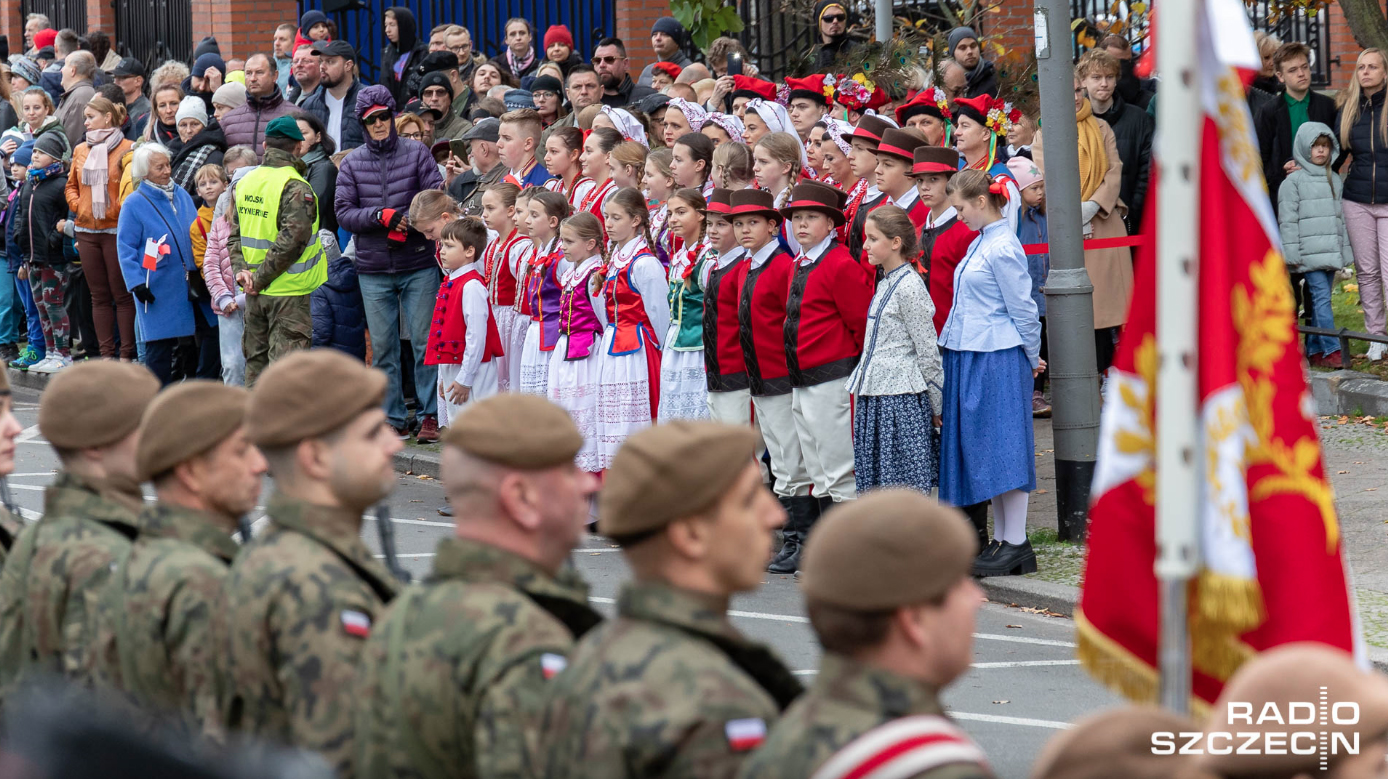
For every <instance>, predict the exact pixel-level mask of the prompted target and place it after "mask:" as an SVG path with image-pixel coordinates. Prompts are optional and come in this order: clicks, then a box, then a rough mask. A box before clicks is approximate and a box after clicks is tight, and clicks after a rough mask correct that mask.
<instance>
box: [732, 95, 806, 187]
mask: <svg viewBox="0 0 1388 779" xmlns="http://www.w3.org/2000/svg"><path fill="white" fill-rule="evenodd" d="M747 110H748V111H755V112H756V114H757V116H759V117H761V120H762V122H764V123H765V124H766V129H767V130H768V131H770V132H773V133H790V134H791V135H794V136H795V137H796V138H799V137H800V133H799V132H797V131H796V129H795V125H793V124H791V121H790V114H789V113H786V107H785V106H783V105H781V104H780V103H773V102H771V101H769V100H762V99H761V98H754V99H753V100H751V101H749V102H748V103H747ZM809 167H810V157H809V155H807V154H805V144H803V143H802V144H800V168H801V170H806V169H808V168H809Z"/></svg>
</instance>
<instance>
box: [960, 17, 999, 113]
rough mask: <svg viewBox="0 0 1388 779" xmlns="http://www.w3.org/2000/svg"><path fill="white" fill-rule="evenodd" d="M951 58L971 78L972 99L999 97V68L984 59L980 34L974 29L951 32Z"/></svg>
mask: <svg viewBox="0 0 1388 779" xmlns="http://www.w3.org/2000/svg"><path fill="white" fill-rule="evenodd" d="M949 56H950V57H951V58H952V59H953V60H954V61H955V62H957V63H959V66H960V67H961V68H963V69H964V72H965V73H967V74H968V76H969V95H968V96H969V98H970V99H973V98H975V97H978V96H979V95H991V96H993V97H997V96H998V72H997V68H995V67H994V66H993V63H991V62H989V61H988V60H987V59H984V57H983V47H982V46H981V45H980V44H979V42H978V33H976V32H974V31H973V28H972V27H955V28H954V29H953V30H950V31H949Z"/></svg>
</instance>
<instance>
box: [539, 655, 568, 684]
mask: <svg viewBox="0 0 1388 779" xmlns="http://www.w3.org/2000/svg"><path fill="white" fill-rule="evenodd" d="M568 667H569V659H568V658H567V657H564V656H563V655H556V654H554V653H553V652H545V653H544V654H542V655H540V670H541V671H543V672H544V675H545V680H546V681H548V680H550V679H553V678H554V677H556V676H558V675H559V672H560V671H563V670H564V669H565V668H568Z"/></svg>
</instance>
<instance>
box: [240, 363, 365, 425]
mask: <svg viewBox="0 0 1388 779" xmlns="http://www.w3.org/2000/svg"><path fill="white" fill-rule="evenodd" d="M385 396H386V375H385V374H384V373H382V372H381V371H378V370H376V369H375V368H368V367H366V365H364V364H363V363H361V362H359V361H357V360H354V359H352V358H351V357H348V356H347V355H345V354H343V353H342V352H339V351H337V350H336V349H311V350H309V351H301V352H294V353H293V354H291V355H288V356H286V357H283V358H281V359H279V360H276V361H275V362H273V363H271V364H270V367H269V368H266V369H265V372H264V373H262V374H260V379H259V381H257V382H256V385H255V389H254V390H252V392H251V402H250V406H249V409H248V411H247V418H248V422H247V425H246V431H247V434H248V435H249V436H250V438H251V442H252V443H254V444H255V445H256V446H259V447H261V448H263V449H274V448H277V447H282V446H289V445H291V444H297V443H299V442H300V441H304V440H307V439H310V438H316V437H318V436H321V435H324V434H326V433H331V432H332V431H334V430H336V429H338V428H339V427H342V426H343V425H345V424H347V423H348V422H351V421H352V420H353V419H356V418H357V416H359V415H360V414H361V413H362V412H364V411H366V410H368V409H372V408H376V407H378V406H380V405H381V401H382V400H384V399H385Z"/></svg>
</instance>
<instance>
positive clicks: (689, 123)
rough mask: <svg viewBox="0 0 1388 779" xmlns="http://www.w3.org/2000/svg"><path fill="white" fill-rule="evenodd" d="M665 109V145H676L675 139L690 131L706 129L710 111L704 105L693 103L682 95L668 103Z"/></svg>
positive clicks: (695, 131)
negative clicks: (705, 125)
mask: <svg viewBox="0 0 1388 779" xmlns="http://www.w3.org/2000/svg"><path fill="white" fill-rule="evenodd" d="M666 109H667V110H666V111H665V133H664V138H665V145H666V146H674V145H675V141H678V140H679V139H680V138H683V137H684V136H685V135H688V134H689V133H697V132H699V131H700V130H702V129H704V124H705V123H706V122H708V111H705V110H704V107H703V106H701V105H698V104H695V103H691V102H689V101H688V100H685V99H684V98H682V97H677V98H675V99H674V100H671V101H670V102H669V103H667V104H666Z"/></svg>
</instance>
